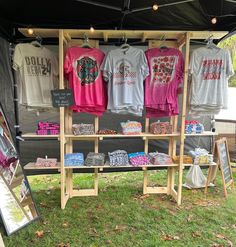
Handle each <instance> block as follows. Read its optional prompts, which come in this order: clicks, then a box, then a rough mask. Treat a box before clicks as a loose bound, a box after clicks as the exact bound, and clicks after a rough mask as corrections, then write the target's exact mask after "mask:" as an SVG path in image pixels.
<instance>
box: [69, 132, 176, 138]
mask: <svg viewBox="0 0 236 247" xmlns="http://www.w3.org/2000/svg"><path fill="white" fill-rule="evenodd" d="M179 136H180V134H179V133H172V134H163V135H155V134H151V133H144V132H143V133H141V134H138V135H123V134H112V135H99V134H94V135H73V134H72V133H67V134H65V138H70V139H86V138H88V139H96V138H99V139H100V140H103V139H105V138H143V139H144V140H145V139H169V138H170V137H179Z"/></svg>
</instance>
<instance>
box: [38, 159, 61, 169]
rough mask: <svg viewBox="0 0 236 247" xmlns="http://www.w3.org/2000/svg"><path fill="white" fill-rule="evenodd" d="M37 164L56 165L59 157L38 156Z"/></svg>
mask: <svg viewBox="0 0 236 247" xmlns="http://www.w3.org/2000/svg"><path fill="white" fill-rule="evenodd" d="M35 165H36V166H41V167H54V166H56V165H57V159H52V158H50V159H48V158H46V159H44V158H37V160H36V163H35Z"/></svg>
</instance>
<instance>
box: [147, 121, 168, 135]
mask: <svg viewBox="0 0 236 247" xmlns="http://www.w3.org/2000/svg"><path fill="white" fill-rule="evenodd" d="M150 132H151V133H152V134H171V133H172V125H171V124H170V123H169V122H160V121H158V122H154V123H152V124H150Z"/></svg>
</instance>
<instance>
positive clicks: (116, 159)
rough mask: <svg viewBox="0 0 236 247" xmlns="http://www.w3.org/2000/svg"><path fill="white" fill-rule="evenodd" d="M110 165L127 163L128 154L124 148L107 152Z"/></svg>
mask: <svg viewBox="0 0 236 247" xmlns="http://www.w3.org/2000/svg"><path fill="white" fill-rule="evenodd" d="M108 156H109V161H110V166H127V165H129V159H128V154H127V152H126V151H125V150H116V151H114V152H108Z"/></svg>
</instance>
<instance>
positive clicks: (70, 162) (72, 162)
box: [64, 153, 84, 166]
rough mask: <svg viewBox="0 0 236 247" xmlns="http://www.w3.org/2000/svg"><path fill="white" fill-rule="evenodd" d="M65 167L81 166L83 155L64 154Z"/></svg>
mask: <svg viewBox="0 0 236 247" xmlns="http://www.w3.org/2000/svg"><path fill="white" fill-rule="evenodd" d="M64 165H65V166H83V165H84V155H83V154H82V153H73V154H65V161H64Z"/></svg>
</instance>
